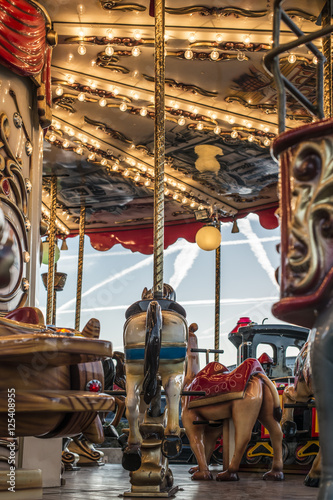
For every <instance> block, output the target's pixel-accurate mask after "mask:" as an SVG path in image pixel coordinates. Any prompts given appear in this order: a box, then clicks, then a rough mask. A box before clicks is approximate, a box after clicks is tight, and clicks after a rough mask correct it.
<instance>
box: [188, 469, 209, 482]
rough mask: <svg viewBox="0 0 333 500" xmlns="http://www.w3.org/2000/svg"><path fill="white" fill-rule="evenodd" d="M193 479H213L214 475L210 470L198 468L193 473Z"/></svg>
mask: <svg viewBox="0 0 333 500" xmlns="http://www.w3.org/2000/svg"><path fill="white" fill-rule="evenodd" d="M191 479H192V480H193V481H211V480H212V479H213V475H212V473H211V472H209V470H204V471H203V472H200V471H199V470H198V471H196V472H195V473H194V474H193V476H192V477H191Z"/></svg>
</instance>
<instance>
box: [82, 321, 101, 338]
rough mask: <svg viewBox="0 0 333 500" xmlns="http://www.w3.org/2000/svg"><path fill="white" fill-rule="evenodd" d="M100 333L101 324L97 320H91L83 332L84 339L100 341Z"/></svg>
mask: <svg viewBox="0 0 333 500" xmlns="http://www.w3.org/2000/svg"><path fill="white" fill-rule="evenodd" d="M99 331H100V322H99V320H98V319H96V318H91V319H90V320H89V321H88V323H87V324H86V326H85V327H84V328H83V330H82V332H81V333H82V335H83V336H84V337H88V338H93V339H98V338H99Z"/></svg>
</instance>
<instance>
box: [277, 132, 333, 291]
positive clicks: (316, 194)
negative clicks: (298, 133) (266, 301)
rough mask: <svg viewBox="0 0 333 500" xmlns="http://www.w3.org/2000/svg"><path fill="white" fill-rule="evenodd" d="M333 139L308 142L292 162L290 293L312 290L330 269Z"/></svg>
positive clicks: (289, 252) (288, 262)
mask: <svg viewBox="0 0 333 500" xmlns="http://www.w3.org/2000/svg"><path fill="white" fill-rule="evenodd" d="M332 158H333V140H332V138H325V139H323V140H321V141H317V142H313V141H312V142H311V143H310V142H305V143H303V144H301V146H300V147H299V148H298V150H297V152H296V154H295V156H294V158H293V161H292V162H291V164H290V174H291V186H290V189H291V199H290V203H291V209H292V214H291V219H290V224H289V245H288V252H287V256H286V258H287V281H288V285H287V290H286V291H287V294H288V295H289V294H303V293H306V292H309V291H311V289H312V288H313V286H314V284H315V283H317V282H318V281H319V282H321V281H322V280H323V278H324V277H325V276H326V274H327V272H328V271H329V270H330V268H331V265H332V262H331V259H330V256H329V255H328V254H327V252H328V249H329V248H330V246H331V245H330V242H331V241H332V237H333V201H332V192H333V160H332Z"/></svg>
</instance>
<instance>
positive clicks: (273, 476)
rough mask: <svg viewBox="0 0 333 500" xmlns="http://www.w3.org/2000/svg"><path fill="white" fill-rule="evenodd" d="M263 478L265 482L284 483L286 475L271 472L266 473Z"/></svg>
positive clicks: (280, 472)
mask: <svg viewBox="0 0 333 500" xmlns="http://www.w3.org/2000/svg"><path fill="white" fill-rule="evenodd" d="M262 478H263V480H264V481H284V474H283V472H282V471H279V472H274V471H272V470H270V471H269V472H266V474H264V475H263V477H262Z"/></svg>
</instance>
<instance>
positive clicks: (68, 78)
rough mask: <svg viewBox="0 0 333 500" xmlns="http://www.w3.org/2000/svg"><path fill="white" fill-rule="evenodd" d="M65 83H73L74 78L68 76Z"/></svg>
mask: <svg viewBox="0 0 333 500" xmlns="http://www.w3.org/2000/svg"><path fill="white" fill-rule="evenodd" d="M67 81H68V83H74V82H75V78H74V76H71V75H69V76H68V77H67Z"/></svg>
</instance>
